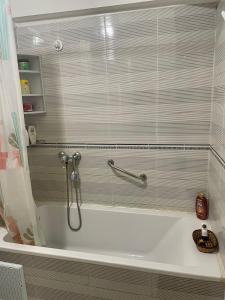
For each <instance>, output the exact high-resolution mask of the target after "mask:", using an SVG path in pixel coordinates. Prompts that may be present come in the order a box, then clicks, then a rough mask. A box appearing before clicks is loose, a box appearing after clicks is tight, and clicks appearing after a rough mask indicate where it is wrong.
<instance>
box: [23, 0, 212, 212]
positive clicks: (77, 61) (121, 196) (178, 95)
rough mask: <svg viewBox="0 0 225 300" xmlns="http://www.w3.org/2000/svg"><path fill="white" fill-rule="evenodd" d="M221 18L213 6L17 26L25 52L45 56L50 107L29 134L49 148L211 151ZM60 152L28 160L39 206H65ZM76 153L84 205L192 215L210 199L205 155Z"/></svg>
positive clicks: (35, 153)
mask: <svg viewBox="0 0 225 300" xmlns="http://www.w3.org/2000/svg"><path fill="white" fill-rule="evenodd" d="M215 14H216V7H215V5H214V4H208V5H181V6H171V7H162V8H151V9H144V10H135V11H129V12H122V13H114V14H105V15H95V16H88V17H82V18H81V17H79V18H75V19H74V18H72V19H64V20H55V21H50V22H49V21H48V22H40V23H32V24H31V23H30V24H29V23H28V24H20V25H19V27H18V28H17V40H18V51H19V52H21V53H27V54H38V55H41V57H42V66H43V83H44V92H45V99H46V102H47V114H46V115H39V116H38V115H36V116H29V117H26V123H27V125H29V124H32V125H36V128H37V133H38V138H39V139H43V140H45V142H47V143H86V144H91V143H95V144H100V143H105V144H111V145H112V144H121V143H127V144H128V143H132V144H140V143H141V144H155V143H159V144H162V145H164V146H165V145H166V144H177V143H179V144H182V145H184V144H190V145H193V144H208V143H209V126H210V108H211V92H212V74H213V52H214V35H215ZM34 37H36V38H34ZM37 37H38V38H39V44H38V45H37V44H35V43H34V41H35V42H37V40H38V39H37ZM56 39H61V40H62V41H63V43H64V50H63V52H60V53H56V51H55V50H54V47H53V43H54V41H55V40H56ZM190 145H189V146H190ZM60 150H63V148H60V149H59V148H31V149H30V150H29V159H30V167H31V177H32V186H33V192H34V196H35V199H36V200H38V201H47V200H50V201H65V170H64V169H62V168H61V165H60V163H59V161H58V159H57V153H58V152H59V151H60ZM75 150H79V151H80V152H81V153H82V162H81V165H80V167H81V169H80V171H81V177H82V193H83V201H84V202H95V203H105V204H110V205H123V206H139V207H156V208H165V209H168V208H169V209H178V210H187V211H193V210H194V199H195V195H196V193H197V192H199V191H205V192H206V191H207V171H208V169H207V168H208V163H207V159H208V152H207V150H203V149H202V150H196V149H192V148H191V147H190V148H187V147H185V146H182V147H180V148H179V149H176V148H175V149H174V148H167V149H166V148H165V149H151V150H149V149H147V150H146V149H145V150H143V149H141V148H140V149H138V148H137V149H130V148H129V147H128V148H127V149H118V147H117V146H115V145H114V146H109V147H108V148H107V147H106V148H105V149H104V148H98V147H96V148H91V149H90V148H82V149H79V148H77V147H74V148H72V149H70V153H72V152H75ZM110 158H113V159H114V160H115V163H116V164H118V165H119V166H120V167H122V168H124V169H128V170H130V171H133V172H135V173H142V172H145V173H146V174H147V176H148V183H147V186H144V187H143V186H140V185H137V184H136V183H135V182H134V181H129V180H126V178H121V177H118V176H116V175H115V174H114V173H113V172H112V170H111V169H110V168H109V167H108V166H107V163H106V162H107V160H108V159H110Z"/></svg>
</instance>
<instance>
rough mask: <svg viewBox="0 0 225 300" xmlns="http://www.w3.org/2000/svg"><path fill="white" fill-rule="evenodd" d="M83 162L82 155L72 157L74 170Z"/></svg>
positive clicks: (77, 154)
mask: <svg viewBox="0 0 225 300" xmlns="http://www.w3.org/2000/svg"><path fill="white" fill-rule="evenodd" d="M80 161H81V154H80V153H79V152H76V153H74V154H73V155H72V163H73V168H74V170H76V169H78V166H79V163H80Z"/></svg>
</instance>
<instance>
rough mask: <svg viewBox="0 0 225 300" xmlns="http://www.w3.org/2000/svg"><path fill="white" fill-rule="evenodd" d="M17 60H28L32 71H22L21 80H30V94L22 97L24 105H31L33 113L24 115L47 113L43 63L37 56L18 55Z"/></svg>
mask: <svg viewBox="0 0 225 300" xmlns="http://www.w3.org/2000/svg"><path fill="white" fill-rule="evenodd" d="M17 58H18V60H19V59H25V60H28V61H29V63H30V70H20V69H19V74H20V80H28V82H29V87H30V91H31V93H30V94H24V95H22V99H23V103H31V104H32V108H33V111H31V112H24V115H25V116H26V115H37V114H44V113H46V105H45V99H44V95H43V86H42V74H41V61H40V57H39V56H36V55H26V54H17Z"/></svg>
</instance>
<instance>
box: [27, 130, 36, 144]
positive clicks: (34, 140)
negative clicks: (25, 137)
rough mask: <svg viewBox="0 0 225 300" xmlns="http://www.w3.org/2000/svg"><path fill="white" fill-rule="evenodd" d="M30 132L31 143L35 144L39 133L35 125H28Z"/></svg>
mask: <svg viewBox="0 0 225 300" xmlns="http://www.w3.org/2000/svg"><path fill="white" fill-rule="evenodd" d="M28 134H29V139H30V143H31V145H35V144H36V142H37V133H36V129H35V127H34V126H28Z"/></svg>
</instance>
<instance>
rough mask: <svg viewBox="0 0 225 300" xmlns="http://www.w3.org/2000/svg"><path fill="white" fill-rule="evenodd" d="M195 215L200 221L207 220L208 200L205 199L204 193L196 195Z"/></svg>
mask: <svg viewBox="0 0 225 300" xmlns="http://www.w3.org/2000/svg"><path fill="white" fill-rule="evenodd" d="M195 209H196V215H197V217H198V218H199V219H201V220H206V219H207V218H208V200H207V199H206V197H205V195H204V193H198V195H197V197H196V205H195Z"/></svg>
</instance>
